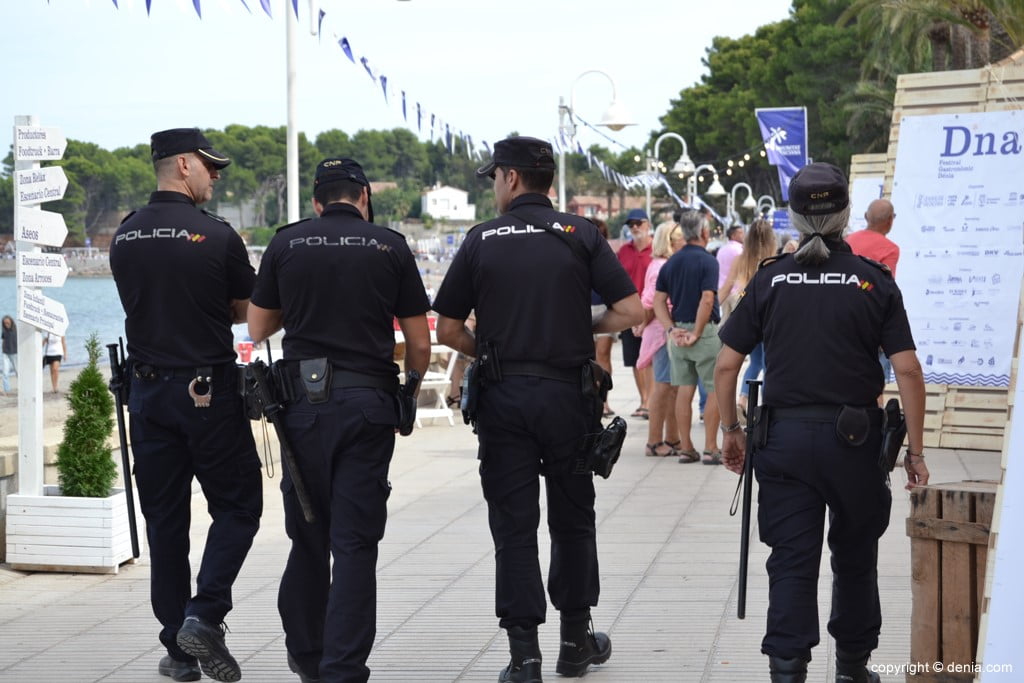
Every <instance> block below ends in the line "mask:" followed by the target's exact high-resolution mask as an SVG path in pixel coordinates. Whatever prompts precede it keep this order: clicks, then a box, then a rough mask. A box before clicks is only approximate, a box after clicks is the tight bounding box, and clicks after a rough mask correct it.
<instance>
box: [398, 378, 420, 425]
mask: <svg viewBox="0 0 1024 683" xmlns="http://www.w3.org/2000/svg"><path fill="white" fill-rule="evenodd" d="M419 384H420V373H418V372H417V371H416V370H410V371H409V372H408V373H406V376H405V384H403V385H402V386H401V387H399V389H398V393H397V394H396V395H395V407H396V409H397V411H398V433H399V434H401V435H402V436H409V435H410V434H412V428H413V425H415V424H416V388H417V387H419Z"/></svg>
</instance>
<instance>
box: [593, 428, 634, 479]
mask: <svg viewBox="0 0 1024 683" xmlns="http://www.w3.org/2000/svg"><path fill="white" fill-rule="evenodd" d="M626 428H627V425H626V421H625V420H623V419H622V418H621V417H618V416H616V417H615V418H614V419H613V420H612V421H611V422H610V423H609V424H608V426H607V427H605V428H604V429H602V430H601V432H600V433H599V434H598V435H597V438H595V439H594V445H593V447H592V448H591V449H590V458H589V466H590V467H589V469H590V471H592V472H593V473H594V474H597V475H599V476H601V477H603V478H605V479H607V478H608V477H609V476H610V475H611V473H612V468H613V467H615V463H616V462H618V461H619V454H620V453H621V452H622V444H623V442H625V440H626Z"/></svg>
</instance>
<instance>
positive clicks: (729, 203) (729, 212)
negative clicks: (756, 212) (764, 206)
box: [725, 183, 757, 225]
mask: <svg viewBox="0 0 1024 683" xmlns="http://www.w3.org/2000/svg"><path fill="white" fill-rule="evenodd" d="M741 187H745V188H746V189H747V198H746V199H744V200H743V203H742V204H740V207H741V208H744V209H756V208H757V202H755V201H754V189H753V188H752V187H750V185H747V184H746V183H736V184H735V185H733V186H732V189H731V190H730V191H729V197H728V199H727V200H726V205H725V206H726V209H725V217H726V219H727V220H728V221H729V225H732V219H733V214H735V215H736V219H737V220H738V221H739V222H740V223H742V222H743V220H742V219H741V218H740V215H739V214H738V213H737V212H736V190H738V189H740V188H741Z"/></svg>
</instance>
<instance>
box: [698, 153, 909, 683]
mask: <svg viewBox="0 0 1024 683" xmlns="http://www.w3.org/2000/svg"><path fill="white" fill-rule="evenodd" d="M789 200H790V204H789V214H790V222H791V223H792V225H793V226H794V227H795V228H796V229H797V230H798V231H799V232H800V233H801V235H802V239H801V241H800V248H799V249H798V250H797V251H796V253H795V254H785V255H782V256H776V257H772V258H769V259H766V260H765V261H763V262H762V263H761V266H760V269H759V270H758V271H757V273H756V274H755V275H754V277H753V278H751V280H750V282H749V283H748V284H747V287H746V289H745V291H744V292H743V293H742V294H741V297H742V298H741V299H740V302H739V305H738V306H737V308H736V310H735V311H734V312H733V314H732V315H731V316H730V317H729V320H728V321H727V322H726V323H725V325H724V326H723V327H722V329H721V330H720V332H719V336H720V337H721V339H722V342H723V343H724V346H723V347H722V350H721V352H720V354H719V356H718V364H717V366H716V369H715V386H716V387H719V394H718V404H719V408H720V409H721V412H722V431H723V432H724V433H725V438H724V444H723V448H722V450H723V453H724V457H725V464H726V467H728V468H729V469H730V470H732V471H733V472H737V473H739V472H741V471H742V468H743V461H744V457H745V449H744V446H745V442H744V435H743V430H742V426H741V425H740V423H739V421H738V419H737V416H736V402H735V387H736V378H737V375H738V374H739V370H740V365H741V363H742V361H743V356H744V355H746V354H748V353H750V352H751V351H752V350H753V349H754V347H755V346H756V345H757V344H758V343H760V342H762V341H763V342H764V349H765V367H766V370H765V380H764V387H765V390H764V401H763V405H764V406H765V407H766V412H764V411H762V416H761V419H762V421H763V426H764V427H766V428H767V433H766V434H762V433H757V432H755V437H754V438H755V448H756V457H755V459H754V471H755V473H756V475H757V481H758V485H759V487H760V492H759V494H758V503H759V507H758V526H759V528H760V534H761V540H762V541H763V542H764V543H766V544H768V545H769V546H770V547H771V549H772V551H771V556H770V557H769V558H768V563H767V569H768V578H769V592H768V624H767V632H766V634H765V636H764V640H763V641H762V642H761V651H762V652H763V653H764V654H766V655H768V661H769V668H770V671H771V680H772V681H775V682H779V683H783V682H785V683H795V682H800V681H804V680H806V676H807V662H809V661H810V660H811V650H812V649H813V648H814V646H815V645H817V644H818V639H819V634H818V600H817V587H818V567H819V564H820V558H821V544H822V537H823V535H824V526H825V510H826V508H828V513H829V519H830V524H829V532H828V545H829V549H830V550H831V553H832V574H833V590H832V616H831V618H830V619H829V623H828V630H829V633H831V634H832V637H833V638H835V640H836V681H837V682H840V681H841V682H844V683H847V682H851V681H853V682H856V683H861V682H867V681H878V675H877V674H875V673H873V672H871V671H869V670H868V669H867V666H866V665H867V662H868V658H869V657H870V655H871V652H872V650H874V649H875V648H876V647H877V646H878V634H879V630H880V628H881V625H882V614H881V610H880V606H879V598H878V571H877V563H878V539H879V538H880V537H881V535H882V533H883V532H884V531H885V529H886V526H887V525H888V523H889V508H890V506H891V504H892V496H891V494H890V492H889V487H888V481H887V478H888V472H887V471H886V470H887V468H884V469H883V468H882V467H880V465H879V451H880V446H881V442H882V415H883V413H882V411H881V410H880V409H879V408H878V407H877V403H876V399H877V397H878V396H879V394H881V393H882V388H883V386H884V379H883V377H882V368H881V366H880V365H879V362H878V349H879V347H881V348H882V349H883V350H884V351H885V353H886V354H887V355H888V356H889V357H890V358H891V359H892V365H893V368H894V369H895V371H896V382H897V384H898V385H899V393H900V398H901V399H902V403H903V409H904V411H905V413H906V422H907V436H908V448H907V454H906V457H905V458H904V461H903V463H904V467H905V468H906V472H907V478H908V483H907V489H911V488H914V487H916V486H922V485H925V484H927V483H928V468H927V466H926V465H925V462H924V453H923V446H922V438H923V431H924V397H925V390H924V379H923V375H922V372H921V366H920V364H919V363H918V360H917V355H916V354H915V347H914V340H913V337H912V336H911V332H910V325H909V324H908V323H907V314H906V311H905V310H904V308H903V298H902V296H901V294H900V290H899V288H898V287H897V286H896V283H895V282H894V281H893V279H892V276H891V274H890V273H889V269H888V268H887V267H886V266H883V265H882V264H879V263H876V262H874V261H871V260H869V259H866V258H862V257H860V256H856V255H854V254H853V253H852V252H851V251H850V248H849V247H848V246H847V245H846V243H845V242H843V239H842V235H843V231H844V230H845V229H846V227H847V223H848V219H849V216H850V208H849V203H850V202H849V196H848V193H847V183H846V178H845V177H844V176H843V173H842V172H841V171H840V170H839V169H838V168H836V167H835V166H832V165H831V164H824V163H814V164H810V165H808V166H805V167H804V168H803V169H801V170H800V171H799V172H798V173H797V174H796V175H795V176H794V177H793V180H792V182H791V184H790V186H789ZM808 321H810V322H811V324H808Z"/></svg>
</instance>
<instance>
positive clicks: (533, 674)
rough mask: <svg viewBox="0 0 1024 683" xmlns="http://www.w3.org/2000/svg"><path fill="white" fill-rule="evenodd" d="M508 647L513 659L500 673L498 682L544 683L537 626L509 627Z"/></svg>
mask: <svg viewBox="0 0 1024 683" xmlns="http://www.w3.org/2000/svg"><path fill="white" fill-rule="evenodd" d="M508 649H509V650H510V651H511V653H512V661H510V662H509V663H508V666H506V667H505V669H504V670H503V671H502V672H501V673H500V674H498V683H543V680H542V679H541V668H540V665H541V655H540V644H538V642H537V628H536V627H534V628H529V629H527V628H522V627H519V626H510V627H509V628H508Z"/></svg>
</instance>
